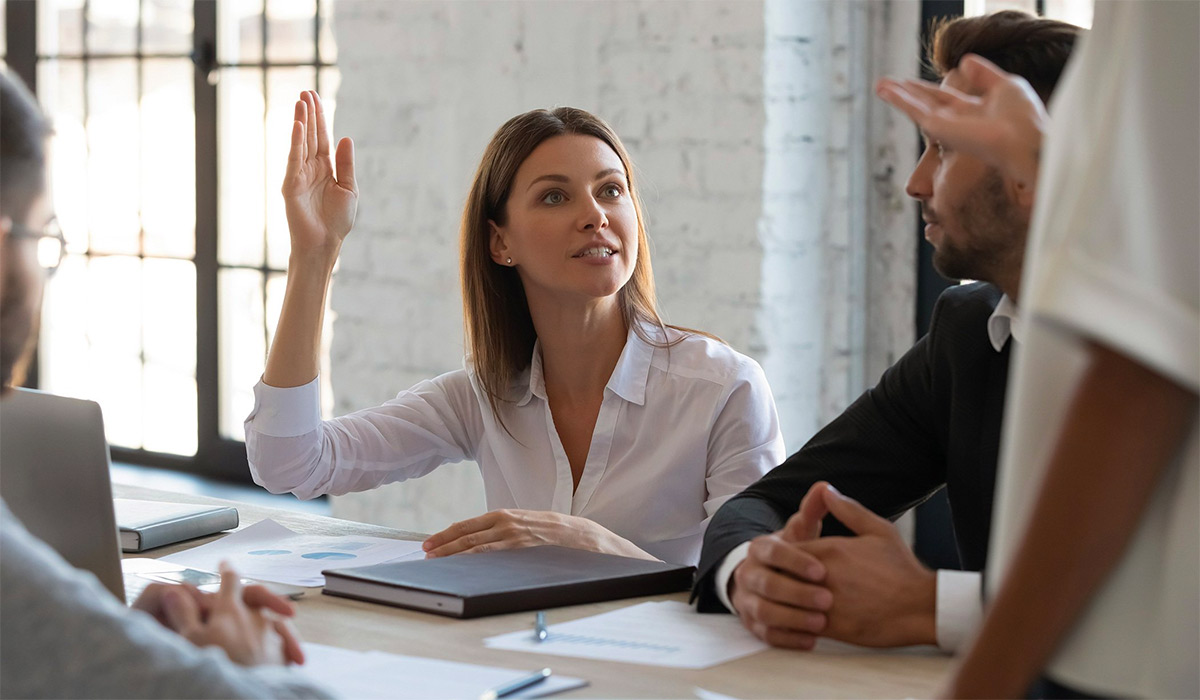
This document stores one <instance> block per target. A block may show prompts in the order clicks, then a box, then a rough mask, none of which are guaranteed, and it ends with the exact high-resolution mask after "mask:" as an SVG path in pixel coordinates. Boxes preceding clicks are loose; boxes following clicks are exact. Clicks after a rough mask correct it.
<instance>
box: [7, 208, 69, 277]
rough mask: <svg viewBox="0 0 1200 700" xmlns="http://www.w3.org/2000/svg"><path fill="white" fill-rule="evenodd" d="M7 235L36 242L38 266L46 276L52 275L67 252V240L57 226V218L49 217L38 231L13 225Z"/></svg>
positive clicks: (60, 228)
mask: <svg viewBox="0 0 1200 700" xmlns="http://www.w3.org/2000/svg"><path fill="white" fill-rule="evenodd" d="M8 235H9V236H10V237H11V238H29V239H32V240H36V241H37V260H38V265H41V267H42V269H43V270H45V271H46V274H47V275H53V274H54V271H55V270H57V269H58V266H59V265H61V264H62V261H63V256H64V255H66V252H67V239H66V238H65V237H64V236H63V232H62V227H61V226H59V225H58V218H57V217H51V218H50V220H49V221H47V222H46V225H45V226H44V227H42V230H40V231H39V230H37V229H35V228H31V227H29V226H25V225H23V224H17V223H14V224H13V225H12V228H11V229H9V231H8Z"/></svg>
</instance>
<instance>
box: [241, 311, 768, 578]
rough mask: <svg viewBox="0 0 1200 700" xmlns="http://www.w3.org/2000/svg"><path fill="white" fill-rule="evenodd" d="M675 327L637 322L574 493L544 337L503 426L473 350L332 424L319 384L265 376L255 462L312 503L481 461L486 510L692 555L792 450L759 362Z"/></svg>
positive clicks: (250, 434) (256, 416)
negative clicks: (721, 515)
mask: <svg viewBox="0 0 1200 700" xmlns="http://www.w3.org/2000/svg"><path fill="white" fill-rule="evenodd" d="M646 328H647V330H648V332H650V333H653V334H661V331H659V330H657V329H655V328H652V327H648V326H647V327H646ZM668 332H669V334H670V339H671V340H672V341H674V340H679V342H678V343H677V344H675V345H671V346H670V347H656V346H655V345H652V344H650V343H647V342H646V341H644V340H642V339H641V338H640V337H638V335H637V334H636V333H634V332H633V331H632V329H631V330H630V333H629V336H628V338H627V340H626V342H625V349H624V350H623V352H622V353H621V357H620V359H619V360H618V362H617V365H616V368H615V369H614V370H613V373H612V377H611V378H610V379H609V381H608V385H607V386H606V387H605V390H604V399H603V402H602V403H601V405H600V413H599V415H598V417H597V418H596V426H595V429H594V431H593V434H592V442H591V447H590V449H589V450H588V455H587V461H586V463H585V465H584V468H583V474H582V476H581V477H580V480H579V486H578V488H574V483H573V480H572V477H571V465H570V462H569V461H568V460H567V455H566V453H565V452H564V450H563V446H562V442H561V441H560V440H559V437H558V432H557V431H556V430H555V427H554V420H553V418H552V416H551V414H550V406H549V404H548V403H547V400H546V387H545V381H544V378H543V375H542V360H541V350H540V346H537V345H535V347H534V351H533V357H532V361H531V366H530V368H529V369H528V370H527V371H526V372H524V373H523V374H522V375H521V376H520V377H519V378H518V380H517V381H515V382H514V384H513V387H512V391H511V394H510V396H509V399H510V401H508V402H504V403H501V409H500V410H501V412H502V414H503V419H504V421H503V423H504V427H502V426H501V425H500V422H499V421H498V420H497V416H496V415H495V414H494V413H493V412H492V409H491V406H490V404H489V402H488V399H487V395H486V394H485V392H484V391H483V390H482V388H481V387H480V385H479V382H478V378H477V377H476V375H475V373H474V371H473V370H472V368H471V366H470V362H469V359H468V361H467V362H466V363H465V364H466V368H465V369H462V370H457V371H454V372H450V373H447V374H443V375H442V376H440V377H437V378H435V379H431V380H428V381H423V382H421V383H419V384H417V385H416V386H414V387H412V388H411V389H409V390H408V391H403V392H400V394H399V395H397V396H396V398H394V399H392V400H391V401H388V402H387V403H385V404H383V405H382V406H376V407H374V408H368V409H366V410H362V411H358V412H356V413H351V414H349V415H347V416H343V417H341V418H336V419H334V420H329V421H321V420H320V409H319V405H320V395H319V388H318V384H317V381H316V380H313V381H312V382H310V383H309V384H306V385H304V386H300V387H295V388H290V389H279V388H275V387H270V386H267V385H266V384H264V383H262V382H261V381H260V382H259V383H258V385H257V386H255V388H254V395H255V402H254V410H253V412H252V413H251V414H250V416H249V417H248V418H247V419H246V449H247V452H248V455H249V460H250V472H251V474H252V475H253V477H254V481H255V483H257V484H259V485H261V486H264V487H266V488H267V490H269V491H271V492H273V493H282V492H286V491H290V492H292V493H294V494H296V495H297V496H299V497H300V498H312V497H314V496H318V495H321V494H327V493H328V494H343V493H348V492H351V491H364V490H367V489H373V488H376V487H378V486H380V485H382V484H387V483H391V482H394V481H403V480H405V479H412V478H415V477H418V476H423V475H425V474H428V473H429V472H430V471H432V470H434V469H436V468H437V467H438V466H439V465H442V464H445V463H447V462H458V461H462V460H468V459H469V460H475V461H476V462H477V463H478V464H479V470H480V472H481V474H482V475H483V483H484V489H485V491H486V497H487V507H488V509H489V510H496V509H501V508H521V509H528V510H547V511H554V512H557V513H563V514H570V515H576V516H582V517H585V518H588V519H590V520H593V521H595V522H596V523H599V524H600V525H602V526H604V527H605V528H607V529H608V530H610V531H612V532H614V533H616V534H617V535H620V536H621V537H624V538H625V539H627V540H629V541H630V542H633V543H634V544H636V545H637V546H638V547H640V548H642V549H643V550H644V551H646V552H648V553H649V554H652V555H654V556H655V557H658V558H660V559H662V560H664V561H668V562H673V563H680V564H692V565H694V564H695V563H696V562H697V561H698V560H699V558H700V544H701V541H702V538H703V535H704V529H705V527H707V525H708V521H709V519H710V518H711V516H712V515H713V514H714V513H715V512H716V511H717V509H718V508H719V507H720V506H721V504H722V503H724V502H725V501H726V500H728V499H729V498H730V497H732V496H733V495H735V494H737V493H738V492H739V491H741V490H742V489H744V488H746V487H747V486H749V485H750V484H752V483H754V482H755V481H756V480H757V479H758V478H759V477H761V476H763V475H764V474H765V473H766V472H767V471H768V470H770V469H771V468H773V467H774V466H775V465H776V464H778V463H779V462H781V461H782V460H783V457H784V446H783V437H782V435H781V433H780V429H779V417H778V415H777V414H776V411H775V401H774V399H773V398H772V397H771V390H770V387H769V386H768V385H767V381H766V377H765V376H764V375H763V372H762V369H761V368H760V367H759V366H758V363H756V362H755V361H754V360H752V359H750V358H748V357H746V356H744V355H742V354H740V353H738V352H736V351H734V350H733V349H732V348H730V347H729V346H727V345H724V344H723V343H720V342H718V341H715V340H712V339H710V338H706V337H704V336H700V335H694V334H688V333H682V332H679V331H675V330H673V329H671V330H669V331H668ZM652 337H655V336H652ZM657 337H660V338H661V335H658V336H657ZM505 427H507V429H508V430H507V431H506V430H505ZM510 432H511V434H510Z"/></svg>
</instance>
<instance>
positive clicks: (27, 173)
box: [0, 69, 51, 221]
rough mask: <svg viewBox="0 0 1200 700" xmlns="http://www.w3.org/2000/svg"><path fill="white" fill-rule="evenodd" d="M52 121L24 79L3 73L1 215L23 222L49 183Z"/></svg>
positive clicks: (0, 104) (0, 93) (0, 77)
mask: <svg viewBox="0 0 1200 700" xmlns="http://www.w3.org/2000/svg"><path fill="white" fill-rule="evenodd" d="M50 133H51V128H50V120H48V119H47V118H46V116H45V115H44V114H42V110H41V108H39V107H38V104H37V100H35V99H34V98H33V95H31V94H29V90H28V89H27V88H26V87H25V84H24V83H22V82H21V79H20V78H18V77H16V76H15V75H13V74H12V73H10V72H9V71H8V70H7V69H0V211H2V212H4V215H5V216H8V217H11V218H12V219H14V220H17V221H20V220H21V219H23V218H24V217H25V215H26V214H27V213H28V211H29V206H30V205H31V204H32V203H33V200H34V198H35V197H36V196H37V195H39V194H41V192H42V188H43V187H44V186H45V182H46V138H47V137H48V136H50Z"/></svg>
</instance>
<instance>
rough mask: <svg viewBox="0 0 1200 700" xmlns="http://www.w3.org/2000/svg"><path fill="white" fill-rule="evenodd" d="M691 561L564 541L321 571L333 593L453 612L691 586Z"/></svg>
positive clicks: (535, 606)
mask: <svg viewBox="0 0 1200 700" xmlns="http://www.w3.org/2000/svg"><path fill="white" fill-rule="evenodd" d="M693 572H694V569H693V568H692V567H690V566H679V565H677V564H666V563H663V562H659V561H649V560H646V559H631V558H629V557H619V556H615V555H612V554H600V553H598V552H587V551H583V550H580V549H568V548H566V547H549V546H547V547H529V548H526V549H509V550H504V551H499V552H485V553H483V554H459V555H455V556H449V557H444V558H439V559H423V560H417V561H402V562H395V563H385V564H376V565H375V566H364V567H360V568H354V569H331V570H327V571H324V572H323V573H324V574H325V590H324V592H325V593H327V594H329V595H336V596H343V597H346V598H356V599H358V600H367V601H371V602H375V603H385V604H387V605H396V606H399V607H402V608H412V609H414V610H424V611H426V612H431V613H436V614H439V615H447V616H450V617H462V618H467V617H483V616H485V615H500V614H503V613H512V612H521V611H523V610H543V609H546V608H557V607H561V606H564V605H579V604H582V603H596V602H600V601H604V600H617V599H620V598H634V597H637V596H646V595H659V594H663V593H675V592H678V591H684V590H687V589H688V588H689V587H690V586H691V585H692V574H693Z"/></svg>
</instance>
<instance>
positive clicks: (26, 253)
mask: <svg viewBox="0 0 1200 700" xmlns="http://www.w3.org/2000/svg"><path fill="white" fill-rule="evenodd" d="M49 135H50V128H49V125H48V123H47V122H46V119H45V117H44V116H42V113H41V110H39V109H38V107H37V104H36V103H35V102H34V101H33V97H32V96H31V95H30V94H29V93H28V91H27V90H25V88H24V86H23V85H21V84H20V83H19V82H18V81H17V80H16V79H14V78H12V77H10V76H9V74H8V73H7V72H6V71H4V70H2V69H0V395H2V394H5V393H7V392H8V391H9V389H10V388H11V387H12V386H13V385H14V384H15V383H19V381H14V379H17V380H19V379H20V377H21V375H22V374H23V372H22V370H21V367H22V366H23V362H24V360H26V359H27V358H28V356H29V352H28V351H29V349H30V346H31V345H32V344H33V339H34V338H35V337H36V336H37V333H36V331H37V326H38V316H39V310H40V307H41V297H42V283H43V280H44V279H45V277H46V275H47V274H48V273H51V272H53V271H54V270H55V269H57V267H58V265H59V263H60V262H61V261H62V257H63V249H64V241H63V235H62V231H61V230H59V228H58V223H57V221H55V219H54V214H53V208H52V206H51V200H50V196H49V194H48V193H49V186H48V184H47V183H48V178H47V170H48V167H47V165H48V164H47V162H46V145H47V140H48V137H49ZM0 398H2V396H0ZM55 466H56V465H54V464H47V465H45V468H46V469H53V468H54V467H55ZM132 607H133V610H130V609H127V608H126V607H125V606H124V605H122V604H121V603H120V602H119V601H118V600H117V599H116V598H114V597H113V596H112V595H110V594H109V593H108V591H107V590H105V589H104V587H103V586H101V585H100V583H99V581H97V580H96V578H95V577H93V576H90V575H88V574H85V573H83V572H81V571H77V570H75V569H73V568H71V566H70V565H69V564H67V563H66V562H65V561H63V559H62V558H61V557H59V556H58V554H57V553H56V552H54V551H53V550H52V549H50V548H49V547H48V546H46V545H45V544H44V543H42V542H41V541H39V540H37V539H36V538H35V537H33V536H32V535H30V534H29V532H27V531H26V530H25V528H24V527H23V526H22V525H21V523H20V522H19V521H18V520H17V518H16V517H15V516H13V514H12V513H11V512H10V511H9V510H8V506H7V505H5V504H4V502H3V501H0V618H2V619H3V620H4V624H3V625H2V626H0V648H3V649H4V654H3V656H0V697H22V698H25V697H160V698H166V697H326V696H327V695H326V691H324V690H323V689H321V688H318V687H316V686H314V685H312V684H311V683H310V682H309V681H308V680H307V679H306V678H303V677H300V676H298V675H296V674H294V673H292V672H290V671H288V670H287V669H285V668H283V666H284V664H285V663H288V662H301V661H303V653H302V652H301V651H300V647H299V640H298V639H296V637H295V635H294V633H293V632H292V631H291V628H290V626H289V625H288V624H287V622H286V620H284V619H282V618H281V617H279V616H290V615H291V614H292V613H293V612H294V610H293V608H292V606H291V605H290V604H289V603H287V602H286V601H283V600H282V599H279V598H277V597H275V596H273V595H272V594H270V593H268V592H267V591H266V589H264V588H262V587H260V586H248V587H246V588H244V589H243V588H242V587H241V584H240V582H239V579H238V577H237V574H235V573H234V572H232V571H231V570H230V571H224V572H222V586H221V591H220V592H219V593H216V594H208V593H201V592H200V591H197V590H195V589H187V588H184V587H182V586H151V587H150V588H147V589H146V591H145V592H144V593H143V594H142V596H140V597H139V598H138V599H137V601H135V602H134V604H133V606H132ZM204 647H207V648H204Z"/></svg>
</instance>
